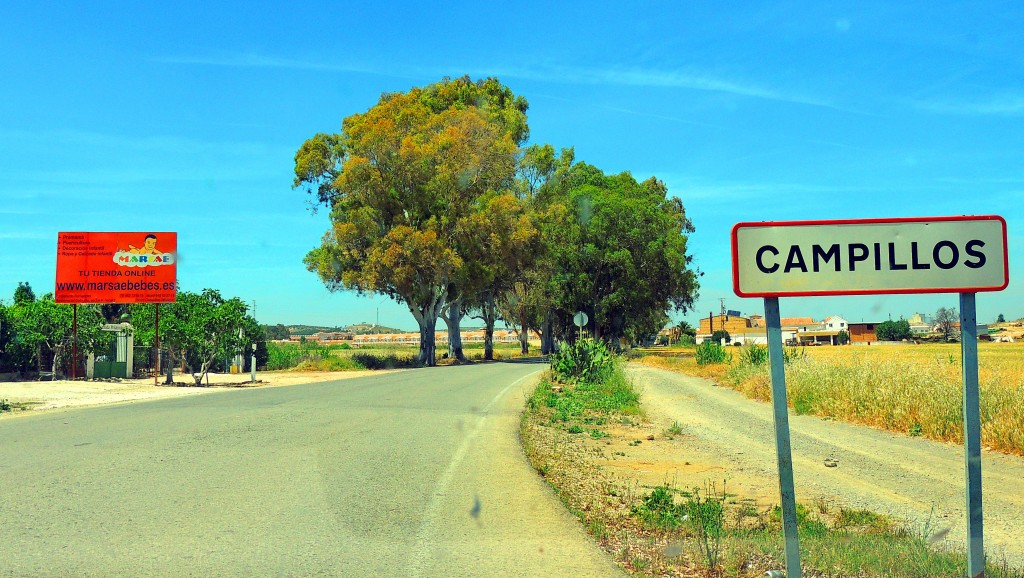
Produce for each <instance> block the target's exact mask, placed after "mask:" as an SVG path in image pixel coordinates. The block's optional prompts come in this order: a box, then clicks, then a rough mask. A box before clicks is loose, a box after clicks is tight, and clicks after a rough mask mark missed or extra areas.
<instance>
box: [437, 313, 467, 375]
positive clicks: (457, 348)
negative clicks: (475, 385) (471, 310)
mask: <svg viewBox="0 0 1024 578" xmlns="http://www.w3.org/2000/svg"><path fill="white" fill-rule="evenodd" d="M462 317H463V311H462V298H461V297H460V298H459V299H455V300H453V301H449V302H448V308H447V311H445V312H442V313H441V319H443V320H444V322H445V325H447V326H448V355H449V356H450V357H452V358H453V359H456V360H458V361H460V362H464V361H469V360H468V359H466V355H465V353H463V351H462V328H461V327H462Z"/></svg>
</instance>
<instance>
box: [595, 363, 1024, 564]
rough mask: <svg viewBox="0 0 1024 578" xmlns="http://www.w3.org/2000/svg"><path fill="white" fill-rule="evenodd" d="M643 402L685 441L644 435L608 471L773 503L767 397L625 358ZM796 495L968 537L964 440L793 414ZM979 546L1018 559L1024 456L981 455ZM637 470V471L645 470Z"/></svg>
mask: <svg viewBox="0 0 1024 578" xmlns="http://www.w3.org/2000/svg"><path fill="white" fill-rule="evenodd" d="M630 372H631V375H632V377H633V378H634V379H636V381H637V383H638V385H639V386H640V387H641V389H642V392H643V393H642V401H643V406H644V409H645V411H646V412H647V414H648V416H649V418H650V419H651V421H653V422H654V423H655V424H656V426H657V427H659V428H662V429H664V428H668V427H670V426H672V425H673V424H674V423H678V426H679V428H680V429H681V434H680V435H679V436H677V439H681V440H682V442H683V445H684V446H685V448H686V450H685V453H681V452H680V451H679V448H678V446H675V445H674V444H673V445H670V444H650V445H649V446H647V447H646V448H645V452H644V454H645V455H644V458H643V461H642V462H638V461H636V460H611V461H608V462H606V463H604V464H602V467H603V468H604V469H606V470H607V471H609V472H610V473H612V474H613V475H622V476H626V475H630V473H631V472H633V473H634V475H637V474H636V473H637V472H639V475H641V476H644V477H646V478H647V479H649V480H651V481H654V482H655V483H657V480H658V479H659V478H660V479H661V480H662V481H664V480H668V481H673V480H674V481H675V482H676V483H677V484H678V485H681V486H683V487H686V486H690V485H699V483H700V482H701V481H702V480H707V479H712V480H722V479H728V480H729V487H730V492H736V493H738V494H740V495H741V496H743V497H746V498H750V499H754V500H756V501H757V502H760V503H777V501H778V498H777V496H778V477H777V470H776V461H775V434H774V422H773V419H772V411H771V406H770V405H769V404H765V403H760V402H755V401H751V400H749V399H747V398H745V397H743V396H742V395H741V394H739V393H737V392H735V391H733V390H730V389H726V388H722V387H717V386H716V385H715V384H714V383H712V382H710V381H707V380H704V379H700V378H694V377H689V376H685V375H680V374H677V373H673V372H670V371H665V370H659V369H654V368H649V367H640V366H631V368H630ZM790 430H791V440H792V451H793V465H794V477H795V486H796V496H797V500H798V501H800V502H808V503H809V502H811V501H813V500H816V499H824V500H828V501H833V502H836V503H839V504H841V505H844V506H845V507H850V508H862V509H868V510H872V511H876V512H879V513H884V514H888V515H891V516H894V517H896V518H898V519H902V520H904V521H907V522H908V523H910V524H912V525H915V526H917V527H922V526H924V525H925V524H926V523H930V526H931V528H932V532H933V533H934V534H935V535H936V536H937V537H941V536H943V534H944V533H945V538H944V540H945V541H946V542H947V543H949V544H950V545H953V546H955V547H959V548H961V549H962V548H963V547H964V545H965V543H966V530H965V528H966V518H965V516H966V514H965V513H964V510H965V497H964V491H965V481H964V452H963V447H962V446H958V445H953V444H945V443H940V442H934V441H930V440H926V439H921V438H911V437H907V436H902V435H898V434H893V433H890V432H885V431H880V430H876V429H872V428H868V427H863V426H854V425H849V424H844V423H839V422H835V421H830V420H824V419H821V418H817V417H813V416H797V415H790ZM982 462H983V466H982V473H983V481H982V486H983V491H984V498H983V500H984V508H985V511H984V518H985V540H986V542H985V546H986V548H985V549H986V552H987V553H988V555H989V556H990V558H991V559H993V560H999V559H1001V558H1002V557H1004V556H1005V558H1006V559H1007V560H1008V561H1009V562H1010V563H1011V564H1012V565H1015V566H1018V567H1019V566H1022V565H1024V516H1021V512H1024V484H1022V483H1021V480H1024V458H1020V457H1016V456H1008V455H1004V454H999V453H996V452H988V451H986V452H984V453H983V455H982ZM641 479H643V478H641Z"/></svg>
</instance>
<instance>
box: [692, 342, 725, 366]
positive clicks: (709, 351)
mask: <svg viewBox="0 0 1024 578" xmlns="http://www.w3.org/2000/svg"><path fill="white" fill-rule="evenodd" d="M694 355H695V356H696V358H697V365H711V364H717V363H732V354H731V353H726V351H725V348H724V347H722V346H721V345H719V344H718V343H716V342H714V341H708V340H705V341H704V342H703V343H701V344H700V345H698V346H697V349H696V351H695V353H694Z"/></svg>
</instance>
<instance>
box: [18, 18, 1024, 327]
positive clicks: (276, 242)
mask: <svg viewBox="0 0 1024 578" xmlns="http://www.w3.org/2000/svg"><path fill="white" fill-rule="evenodd" d="M890 4H894V3H887V2H879V3H875V2H848V3H847V2H817V1H811V2H772V3H766V4H761V3H730V4H729V5H728V6H729V8H728V9H724V8H722V6H723V5H721V3H710V2H707V3H679V2H648V3H643V2H641V3H622V5H612V4H606V3H601V2H598V3H595V2H585V3H584V2H578V3H577V2H559V3H554V2H543V3H534V2H516V3H514V4H513V3H483V2H479V3H473V4H469V3H461V4H459V3H447V4H445V3H442V4H436V3H433V4H427V5H425V6H419V5H414V4H413V3H402V2H399V3H391V2H374V3H358V4H357V3H322V4H309V5H305V6H302V7H300V6H295V5H292V4H291V3H287V4H286V3H258V2H257V3H253V2H246V3H230V2H224V3H194V4H183V5H177V3H162V4H161V3H137V4H121V5H116V4H113V3H89V2H81V3H68V5H67V6H57V5H55V4H52V3H41V2H26V3H13V4H11V5H9V6H6V7H5V8H4V9H3V15H2V18H0V70H2V71H3V82H0V201H2V202H0V297H2V298H5V299H8V300H9V299H10V295H11V294H12V293H13V290H14V288H15V286H16V285H17V282H18V281H29V282H30V283H31V284H32V286H33V287H34V288H35V289H36V291H37V293H42V292H45V291H52V289H53V283H54V269H55V247H56V238H57V232H58V231H78V230H83V231H90V230H97V231H102V230H113V231H144V230H157V231H161V230H164V231H177V232H178V246H179V251H180V255H179V265H178V278H179V281H180V283H181V286H182V288H183V289H187V290H193V291H198V290H201V289H202V288H204V287H214V288H218V289H220V290H221V291H222V292H223V293H224V294H225V295H228V296H238V297H241V298H242V299H244V300H246V301H255V302H256V307H257V317H258V318H259V320H260V321H261V322H263V323H314V324H324V325H336V324H348V323H354V322H360V321H370V322H373V321H375V320H376V316H377V315H378V311H379V316H380V322H381V323H382V324H387V325H391V326H398V327H404V328H413V327H415V322H414V321H413V319H412V317H411V315H410V314H409V313H408V310H406V309H405V308H404V307H403V306H400V305H396V304H393V303H391V302H388V301H385V302H383V303H380V299H379V298H377V299H375V298H373V297H362V298H360V297H357V296H355V295H354V294H351V293H337V294H331V293H329V292H327V291H326V290H325V289H324V288H323V286H322V285H321V283H320V282H319V281H317V279H316V277H315V276H314V275H313V274H311V273H309V272H307V271H306V270H305V268H304V267H303V266H302V263H301V260H302V257H303V256H304V255H305V253H306V252H307V251H308V250H309V249H310V248H312V247H313V246H315V245H317V244H318V242H319V239H320V236H321V235H322V234H323V232H324V231H325V230H326V228H327V219H326V216H325V214H324V212H323V211H321V212H320V213H319V214H317V215H311V214H310V212H309V211H308V210H307V209H308V200H307V199H306V198H305V196H304V193H302V192H300V191H298V190H292V189H291V180H292V168H293V155H294V153H295V150H296V149H297V148H298V146H299V145H300V144H301V143H302V142H303V140H305V139H306V138H308V137H310V136H312V135H313V134H314V133H317V132H336V131H338V130H339V129H340V126H341V121H342V119H343V118H344V117H345V116H348V115H350V114H353V113H356V112H363V111H365V110H366V109H367V108H369V107H371V106H372V105H373V104H374V103H375V102H376V100H377V98H378V96H379V95H380V93H381V92H384V91H405V90H408V89H409V88H410V87H412V86H422V85H425V84H430V83H432V82H436V81H438V80H439V79H440V78H442V77H443V76H452V77H455V76H461V75H463V74H469V75H471V76H473V77H474V78H479V77H484V76H498V77H499V78H500V79H501V80H502V82H504V83H505V84H507V85H508V86H509V87H511V88H512V90H513V91H514V92H516V93H517V94H520V95H523V96H525V97H526V98H527V99H528V100H529V102H530V110H529V121H530V129H531V139H532V141H533V142H538V143H550V144H552V145H554V146H556V147H567V146H573V147H575V149H576V158H577V159H580V160H584V161H586V162H588V163H591V164H594V165H596V166H598V167H600V168H602V169H603V170H605V171H606V172H619V171H630V172H632V173H633V174H634V175H635V176H636V177H637V178H638V179H643V178H647V177H649V176H651V175H654V176H657V177H658V178H660V179H662V180H664V181H665V182H666V184H667V185H668V186H669V190H670V192H671V193H672V194H675V195H678V196H679V197H680V198H682V200H683V203H684V205H685V206H686V209H687V211H688V213H689V215H690V217H691V219H692V220H693V222H694V225H695V226H696V229H697V230H696V232H695V233H694V234H693V235H692V236H691V238H690V250H691V252H692V254H693V255H694V258H695V264H696V265H697V267H698V268H699V269H700V270H701V271H703V272H704V276H703V277H702V288H701V292H700V293H701V297H700V300H699V301H698V302H697V306H696V308H695V311H694V312H690V313H688V314H687V315H685V318H686V319H689V320H690V321H691V322H696V319H697V317H699V316H702V315H707V314H708V312H709V311H711V310H714V311H717V310H718V309H719V306H720V305H719V298H723V297H724V298H726V305H727V306H728V307H729V308H730V309H739V310H741V311H743V312H744V313H756V312H762V313H763V305H762V303H761V302H760V301H759V300H756V299H739V298H738V297H736V296H735V295H734V294H733V292H732V284H731V262H730V255H729V231H730V229H731V227H732V225H733V224H735V223H736V222H740V221H762V220H796V219H838V218H870V217H913V216H937V215H962V214H968V215H980V214H998V215H1002V216H1004V217H1005V218H1006V220H1007V223H1008V226H1009V251H1010V277H1011V281H1010V286H1009V288H1008V289H1007V290H1005V291H1003V292H1001V293H985V294H980V295H979V297H978V316H979V319H981V320H992V319H994V318H995V316H996V315H997V314H999V313H1003V314H1005V315H1006V317H1008V318H1018V317H1022V316H1024V299H1022V297H1024V289H1022V287H1021V284H1020V283H1019V282H1018V277H1019V276H1020V275H1019V272H1020V271H1022V266H1024V243H1022V241H1021V240H1022V238H1024V203H1022V202H1021V201H1022V200H1024V35H1022V34H1021V33H1020V22H1022V21H1024V5H1022V4H1020V3H1017V2H971V3H961V2H935V1H932V2H921V3H900V5H899V6H896V5H890ZM378 306H379V309H378ZM940 306H945V307H956V306H957V298H956V296H955V295H912V296H879V297H831V298H804V299H784V300H782V302H781V309H782V314H783V316H797V315H802V316H813V317H815V318H822V317H824V316H826V315H831V314H840V315H843V316H844V317H846V318H848V319H850V320H861V319H864V320H879V319H885V318H888V317H889V316H890V315H891V316H892V317H893V318H897V317H899V316H901V315H902V316H909V315H911V314H912V313H914V312H918V311H920V312H924V313H932V312H934V311H935V310H936V309H937V308H938V307H940ZM676 317H677V318H679V317H680V316H678V315H677V316H676Z"/></svg>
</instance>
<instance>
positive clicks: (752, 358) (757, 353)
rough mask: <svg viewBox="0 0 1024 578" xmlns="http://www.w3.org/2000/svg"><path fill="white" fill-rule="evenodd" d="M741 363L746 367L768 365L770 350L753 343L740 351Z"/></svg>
mask: <svg viewBox="0 0 1024 578" xmlns="http://www.w3.org/2000/svg"><path fill="white" fill-rule="evenodd" d="M740 363H741V364H744V365H754V366H759V365H764V364H766V363H768V348H767V347H765V346H763V345H758V344H756V343H751V344H749V345H747V346H745V347H744V348H743V349H741V350H740Z"/></svg>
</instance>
